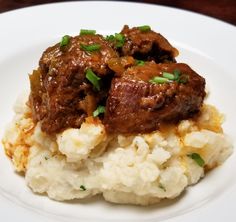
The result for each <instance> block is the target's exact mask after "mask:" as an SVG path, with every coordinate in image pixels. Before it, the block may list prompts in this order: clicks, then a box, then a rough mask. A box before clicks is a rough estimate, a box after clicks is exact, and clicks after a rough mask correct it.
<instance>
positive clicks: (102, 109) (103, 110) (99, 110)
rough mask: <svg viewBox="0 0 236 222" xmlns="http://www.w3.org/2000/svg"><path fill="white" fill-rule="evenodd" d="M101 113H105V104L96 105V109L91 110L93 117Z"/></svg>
mask: <svg viewBox="0 0 236 222" xmlns="http://www.w3.org/2000/svg"><path fill="white" fill-rule="evenodd" d="M102 113H105V106H98V107H97V109H96V110H95V111H94V112H93V117H96V116H99V115H100V114H102Z"/></svg>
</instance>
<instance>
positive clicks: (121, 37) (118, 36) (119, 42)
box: [115, 33, 125, 48]
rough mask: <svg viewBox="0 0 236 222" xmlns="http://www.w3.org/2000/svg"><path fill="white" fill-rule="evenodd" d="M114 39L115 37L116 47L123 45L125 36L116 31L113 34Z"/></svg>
mask: <svg viewBox="0 0 236 222" xmlns="http://www.w3.org/2000/svg"><path fill="white" fill-rule="evenodd" d="M115 39H116V47H117V48H120V47H122V46H123V45H124V43H125V36H124V35H123V34H121V33H116V34H115Z"/></svg>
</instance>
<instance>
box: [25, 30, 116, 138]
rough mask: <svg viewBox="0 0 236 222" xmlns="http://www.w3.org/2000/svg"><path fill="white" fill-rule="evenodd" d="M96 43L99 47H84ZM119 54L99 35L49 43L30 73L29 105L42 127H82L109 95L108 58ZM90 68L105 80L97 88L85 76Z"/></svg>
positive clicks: (47, 128)
mask: <svg viewBox="0 0 236 222" xmlns="http://www.w3.org/2000/svg"><path fill="white" fill-rule="evenodd" d="M94 44H96V45H98V46H99V47H98V48H99V49H98V50H95V51H88V50H85V49H84V47H83V46H91V45H94ZM117 57H118V54H117V52H116V51H115V50H114V49H113V48H112V47H111V45H110V43H109V42H107V41H105V39H104V38H103V37H102V36H100V35H82V36H76V37H70V38H69V43H68V44H67V45H65V46H60V44H56V45H55V46H53V47H49V48H48V49H47V50H46V51H45V52H44V53H43V55H42V57H41V59H40V62H39V69H38V70H36V71H34V72H33V74H32V75H31V76H30V82H31V95H30V105H31V108H32V111H33V116H34V119H35V120H36V121H41V124H42V130H43V131H45V132H47V133H56V132H59V131H61V130H62V129H65V128H67V127H80V125H81V123H82V121H83V120H84V118H85V117H86V116H89V115H92V112H93V111H94V110H95V109H96V107H97V104H98V103H100V102H101V101H102V100H104V98H105V97H106V95H107V92H108V89H109V85H110V84H106V82H109V81H111V78H112V76H110V74H111V70H110V69H109V68H108V65H107V62H108V61H109V60H110V59H111V58H117ZM88 68H90V69H92V71H93V72H94V73H95V74H96V75H97V76H99V77H100V78H101V79H102V82H103V83H104V86H103V87H102V89H101V90H100V91H98V92H97V91H96V90H94V89H93V85H92V84H91V83H90V82H89V81H88V80H87V79H86V77H85V72H86V70H87V69H88Z"/></svg>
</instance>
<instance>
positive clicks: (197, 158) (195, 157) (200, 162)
mask: <svg viewBox="0 0 236 222" xmlns="http://www.w3.org/2000/svg"><path fill="white" fill-rule="evenodd" d="M187 156H188V157H190V158H191V159H193V160H194V161H195V162H196V163H197V164H198V165H199V166H200V167H203V166H204V165H205V161H204V160H203V159H202V157H201V156H200V155H199V154H198V153H191V154H188V155H187Z"/></svg>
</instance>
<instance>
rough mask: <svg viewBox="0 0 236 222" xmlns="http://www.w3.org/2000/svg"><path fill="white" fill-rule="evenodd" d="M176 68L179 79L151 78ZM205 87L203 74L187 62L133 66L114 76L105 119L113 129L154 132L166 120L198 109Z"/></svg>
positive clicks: (126, 132) (131, 131)
mask: <svg viewBox="0 0 236 222" xmlns="http://www.w3.org/2000/svg"><path fill="white" fill-rule="evenodd" d="M176 70H178V71H179V72H180V76H179V79H178V80H174V81H170V82H168V83H163V84H156V83H152V82H150V80H151V79H153V78H154V77H156V76H162V75H163V72H168V73H173V72H175V71H176ZM181 79H182V81H180V80H181ZM183 80H185V81H183ZM204 89H205V80H204V78H202V77H201V76H199V75H198V74H197V73H196V72H194V71H193V70H192V69H191V68H190V67H189V66H188V65H186V64H182V63H170V64H156V63H154V62H146V63H145V65H143V66H133V67H131V68H128V69H127V70H126V71H125V72H124V73H123V74H122V75H121V76H117V77H115V78H114V79H113V80H112V85H111V89H110V92H109V96H108V99H107V103H106V113H105V119H104V123H105V125H106V128H107V130H108V131H109V132H111V133H124V134H130V133H147V132H151V131H153V130H155V129H158V127H159V125H160V124H161V123H163V122H175V121H178V120H182V119H185V118H189V117H191V115H192V114H193V113H196V112H197V111H199V108H200V107H201V105H202V102H203V99H204V97H205V90H204Z"/></svg>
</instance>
